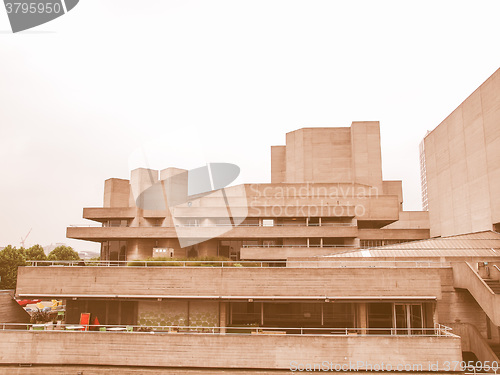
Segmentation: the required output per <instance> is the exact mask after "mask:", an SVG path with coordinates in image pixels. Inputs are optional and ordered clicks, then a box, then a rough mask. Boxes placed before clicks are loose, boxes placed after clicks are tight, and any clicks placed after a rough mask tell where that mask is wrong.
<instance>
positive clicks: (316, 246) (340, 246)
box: [242, 244, 357, 250]
mask: <svg viewBox="0 0 500 375" xmlns="http://www.w3.org/2000/svg"><path fill="white" fill-rule="evenodd" d="M242 247H244V248H249V247H262V248H267V247H277V248H283V247H300V248H304V249H307V248H309V247H313V248H323V247H325V248H329V249H332V248H333V249H335V248H341V249H345V248H352V249H353V250H354V249H357V247H356V246H354V245H341V244H338V245H294V244H291V245H264V244H262V245H259V244H257V245H242Z"/></svg>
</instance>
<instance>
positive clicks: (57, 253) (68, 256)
mask: <svg viewBox="0 0 500 375" xmlns="http://www.w3.org/2000/svg"><path fill="white" fill-rule="evenodd" d="M47 259H48V260H80V257H79V256H78V253H77V252H76V251H75V250H73V248H72V247H70V246H58V247H56V248H55V249H54V250H52V251H51V252H50V254H49V256H48V257H47Z"/></svg>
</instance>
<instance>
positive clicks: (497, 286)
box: [483, 278, 500, 294]
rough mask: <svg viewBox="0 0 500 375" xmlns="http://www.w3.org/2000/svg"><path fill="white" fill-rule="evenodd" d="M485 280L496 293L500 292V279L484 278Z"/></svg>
mask: <svg viewBox="0 0 500 375" xmlns="http://www.w3.org/2000/svg"><path fill="white" fill-rule="evenodd" d="M483 280H484V282H485V283H486V284H487V285H488V286H489V287H490V289H491V290H492V291H493V292H494V293H495V294H500V281H498V280H494V279H484V278H483Z"/></svg>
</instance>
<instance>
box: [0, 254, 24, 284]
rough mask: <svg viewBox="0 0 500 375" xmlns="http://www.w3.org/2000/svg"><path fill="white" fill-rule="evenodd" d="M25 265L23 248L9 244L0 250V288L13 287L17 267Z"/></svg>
mask: <svg viewBox="0 0 500 375" xmlns="http://www.w3.org/2000/svg"><path fill="white" fill-rule="evenodd" d="M25 265H26V261H25V259H24V250H23V249H16V248H15V247H12V246H10V245H9V246H7V247H6V248H5V249H3V250H2V251H0V289H15V287H16V281H17V268H18V267H20V266H25Z"/></svg>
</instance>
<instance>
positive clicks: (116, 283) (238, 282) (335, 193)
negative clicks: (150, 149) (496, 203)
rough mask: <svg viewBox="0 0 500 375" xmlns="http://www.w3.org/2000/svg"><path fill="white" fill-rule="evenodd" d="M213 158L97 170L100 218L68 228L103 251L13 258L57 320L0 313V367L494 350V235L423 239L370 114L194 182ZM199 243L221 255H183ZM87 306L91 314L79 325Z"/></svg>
mask: <svg viewBox="0 0 500 375" xmlns="http://www.w3.org/2000/svg"><path fill="white" fill-rule="evenodd" d="M318 150H320V151H318ZM366 164H368V165H369V167H366ZM217 168H218V166H207V169H206V170H198V171H195V172H191V171H187V172H186V171H182V170H178V169H173V168H169V169H166V170H163V171H159V172H158V171H153V170H145V169H139V170H135V171H132V176H131V179H130V180H120V179H110V180H107V181H106V183H105V191H104V207H99V208H86V209H84V217H85V218H88V219H91V220H94V221H96V222H98V223H99V225H100V226H97V227H70V228H68V236H69V237H71V238H79V239H84V240H90V241H96V242H101V243H102V250H101V260H100V261H94V262H89V261H86V262H79V261H78V262H66V263H64V262H55V263H54V264H50V265H48V266H47V265H45V264H43V262H38V263H37V262H33V263H32V264H31V265H30V266H26V267H20V268H19V271H18V283H17V288H16V295H17V297H19V298H43V299H57V300H60V299H62V300H64V301H65V305H66V317H65V323H64V324H63V325H61V326H60V327H61V328H62V327H65V329H64V330H63V329H60V330H54V329H53V330H34V329H35V328H38V329H40V328H41V327H40V326H28V328H30V330H27V329H26V324H23V325H20V326H12V325H10V324H3V325H2V324H1V323H2V322H1V321H0V327H3V329H2V330H1V331H0V374H4V373H5V374H13V373H21V372H12V371H13V369H18V368H19V365H20V364H21V365H24V367H22V371H23V372H22V373H23V374H41V373H44V374H45V373H47V372H48V371H50V372H51V373H64V371H66V372H67V373H69V371H72V372H74V373H87V372H88V373H93V374H98V375H100V374H109V373H113V372H118V371H119V372H120V373H123V374H137V373H141V374H160V373H162V374H181V375H194V374H196V375H207V374H216V373H221V372H224V373H225V374H229V375H233V374H234V375H236V374H238V375H241V374H248V375H249V374H252V375H257V374H259V375H262V374H276V373H284V372H289V371H304V370H308V369H310V370H313V369H315V370H316V371H318V370H320V369H322V370H333V371H341V370H343V371H348V370H354V371H359V372H362V373H367V372H368V371H370V372H373V371H376V372H378V371H386V372H392V371H404V372H406V373H408V372H418V373H446V374H453V373H456V374H462V373H464V370H465V369H464V368H462V367H461V365H460V364H461V363H462V361H465V362H466V363H468V361H474V363H477V362H478V361H480V363H481V364H486V363H488V364H489V366H490V367H491V366H495V364H497V365H498V362H499V360H498V357H497V354H496V353H495V352H498V349H499V348H500V333H499V332H500V330H499V326H500V315H499V313H498V311H500V297H498V296H499V295H498V294H497V293H500V268H498V267H499V266H500V234H498V233H496V232H493V231H483V232H478V233H472V234H468V235H461V236H450V237H443V238H435V239H429V229H428V216H427V215H428V213H427V212H405V211H403V210H402V193H401V182H400V181H384V180H383V179H382V172H381V161H380V140H379V125H378V123H373V122H368V123H353V124H352V126H351V127H350V128H328V129H321V128H320V129H301V130H298V131H295V132H292V133H289V134H288V135H287V140H286V145H285V146H276V147H273V149H272V182H271V183H270V184H250V185H239V186H234V187H230V188H220V189H218V191H208V192H203V193H199V194H196V195H195V194H193V195H190V194H188V193H187V192H189V178H190V177H191V178H194V177H193V176H200V175H203V174H204V173H205V172H206V173H205V174H206V175H209V176H210V175H212V177H211V178H210V183H209V184H208V185H209V186H214V185H216V184H215V178H214V171H217ZM179 187H182V189H184V190H182V189H181V190H182V192H181V193H179V194H176V193H177V192H178V191H179ZM162 205H163V206H162ZM410 240H416V241H413V242H409V241H410ZM186 243H187V244H188V245H187V246H182V245H181V244H186ZM380 245H383V246H382V247H377V248H375V247H374V246H380ZM196 255H198V256H208V255H219V256H224V257H226V258H227V259H228V260H227V261H221V260H217V261H214V262H206V261H205V262H204V261H199V260H196V261H195V262H193V263H190V261H189V260H187V261H186V260H184V259H181V258H184V257H189V256H196ZM160 256H161V258H162V259H163V258H170V257H171V258H172V259H168V260H166V261H165V260H162V261H161V262H160V261H158V259H159V258H160ZM148 257H151V258H156V259H157V260H156V261H155V260H151V261H148V262H145V261H139V260H138V259H145V258H148ZM41 265H44V267H41ZM64 265H66V266H64ZM120 265H122V266H121V267H120ZM42 281H43V282H42ZM82 313H89V314H91V316H92V317H97V318H98V320H99V327H95V328H96V329H97V328H98V329H99V330H96V331H78V330H80V329H85V328H84V326H79V325H78V324H79V322H80V317H81V314H82ZM5 327H7V328H5ZM9 327H10V328H9ZM15 327H17V328H19V327H20V328H22V329H17V330H16V329H14V328H15ZM42 327H44V326H42ZM51 327H52V326H51ZM56 327H58V326H57V325H56ZM28 366H29V367H28ZM494 369H495V370H497V369H498V366H496V367H494ZM470 372H472V370H470Z"/></svg>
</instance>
